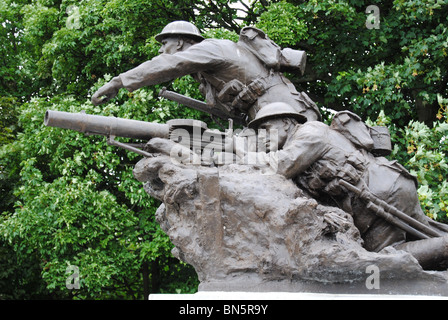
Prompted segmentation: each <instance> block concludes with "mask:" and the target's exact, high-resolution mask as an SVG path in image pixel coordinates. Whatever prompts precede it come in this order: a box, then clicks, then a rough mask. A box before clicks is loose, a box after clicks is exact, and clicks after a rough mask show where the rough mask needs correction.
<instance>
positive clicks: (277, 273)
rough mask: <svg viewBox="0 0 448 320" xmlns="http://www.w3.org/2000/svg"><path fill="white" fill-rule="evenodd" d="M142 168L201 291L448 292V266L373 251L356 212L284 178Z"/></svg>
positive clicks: (153, 165) (156, 163)
mask: <svg viewBox="0 0 448 320" xmlns="http://www.w3.org/2000/svg"><path fill="white" fill-rule="evenodd" d="M134 175H135V176H136V178H137V179H139V180H140V181H145V182H146V184H145V190H146V191H147V192H148V193H149V194H150V195H152V196H154V197H156V198H158V199H160V200H161V201H162V202H163V205H162V206H161V207H160V208H159V210H158V211H157V215H156V218H157V220H158V222H159V223H160V225H161V227H162V229H163V230H164V231H165V232H166V233H167V234H168V235H169V237H170V239H171V241H172V243H173V244H174V245H175V249H174V250H173V254H174V255H175V256H176V257H178V258H179V259H181V260H182V261H185V262H186V263H189V264H191V265H192V266H193V267H194V268H195V270H196V272H197V274H198V276H199V280H200V287H199V290H200V291H254V292H266V291H282V292H317V293H361V294H364V293H366V294H374V293H378V294H425V295H427V294H430V295H448V282H447V275H446V272H428V271H424V270H423V269H422V268H421V266H420V265H419V264H418V262H417V260H416V259H415V258H414V257H412V256H411V255H410V254H408V253H406V252H404V251H398V250H395V249H393V248H386V249H384V250H382V251H381V252H378V253H375V252H369V251H366V250H365V249H364V248H363V246H362V239H361V237H360V235H359V232H358V230H357V228H356V227H355V226H354V224H353V220H352V218H351V216H350V215H348V214H347V213H346V212H344V211H342V210H340V209H338V208H335V207H330V206H323V205H320V204H318V203H317V202H316V201H315V200H314V199H312V198H309V197H307V196H306V195H305V193H304V192H303V191H302V190H300V189H299V188H298V187H297V186H296V185H295V184H294V183H293V182H292V181H290V180H288V179H286V178H284V177H283V176H280V175H276V174H271V175H265V174H263V173H262V172H260V171H259V170H258V169H256V168H254V167H252V166H242V165H235V164H231V165H226V166H222V167H219V168H216V167H213V168H212V167H204V166H185V165H180V164H173V163H172V162H171V161H170V159H169V158H168V157H165V156H161V157H156V158H145V159H143V160H141V161H140V162H139V163H138V164H137V165H136V167H135V169H134ZM378 285H379V289H377V288H375V286H378ZM369 287H372V289H369Z"/></svg>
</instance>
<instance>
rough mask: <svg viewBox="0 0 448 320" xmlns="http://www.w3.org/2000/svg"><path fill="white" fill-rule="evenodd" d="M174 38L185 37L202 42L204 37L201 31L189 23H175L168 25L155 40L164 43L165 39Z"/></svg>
mask: <svg viewBox="0 0 448 320" xmlns="http://www.w3.org/2000/svg"><path fill="white" fill-rule="evenodd" d="M173 36H184V37H188V38H191V39H193V40H196V41H198V42H201V41H202V40H204V37H203V36H202V35H201V33H200V32H199V29H198V28H197V27H196V26H195V25H194V24H192V23H191V22H188V21H173V22H170V23H168V24H167V25H166V26H165V27H164V28H163V30H162V32H160V33H159V34H158V35H156V36H155V39H156V40H157V41H158V42H162V41H163V39H165V38H168V37H173Z"/></svg>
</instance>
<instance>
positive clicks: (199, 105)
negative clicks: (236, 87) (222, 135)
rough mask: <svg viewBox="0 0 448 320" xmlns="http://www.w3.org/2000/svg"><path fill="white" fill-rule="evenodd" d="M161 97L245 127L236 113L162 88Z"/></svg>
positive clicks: (242, 120) (241, 118)
mask: <svg viewBox="0 0 448 320" xmlns="http://www.w3.org/2000/svg"><path fill="white" fill-rule="evenodd" d="M159 97H162V98H166V99H169V100H172V101H175V102H177V103H180V104H183V105H185V106H187V107H190V108H193V109H196V110H199V111H202V112H205V113H209V114H211V115H212V116H216V117H218V118H220V119H223V120H228V119H229V118H230V119H232V120H233V121H234V122H235V123H236V124H239V125H244V124H245V121H244V119H243V117H242V116H241V115H237V114H235V113H234V112H227V111H223V110H221V109H218V108H213V107H212V106H210V105H208V104H206V103H205V102H202V101H199V100H196V99H193V98H189V97H186V96H184V95H181V94H179V93H177V92H173V91H169V90H167V89H166V88H165V87H163V88H162V90H160V92H159Z"/></svg>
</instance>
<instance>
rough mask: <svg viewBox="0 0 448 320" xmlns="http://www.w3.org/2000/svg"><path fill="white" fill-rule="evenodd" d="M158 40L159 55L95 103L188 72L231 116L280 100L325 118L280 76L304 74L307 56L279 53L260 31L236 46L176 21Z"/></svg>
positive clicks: (246, 34) (249, 30) (117, 80)
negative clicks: (297, 72) (296, 73)
mask: <svg viewBox="0 0 448 320" xmlns="http://www.w3.org/2000/svg"><path fill="white" fill-rule="evenodd" d="M156 40H157V41H159V42H161V44H162V47H161V49H160V51H159V53H160V55H159V56H157V57H155V58H153V59H152V60H149V61H146V62H144V63H143V64H141V65H139V66H137V67H136V68H134V69H132V70H129V71H127V72H124V73H122V74H120V75H119V76H117V77H114V78H113V79H112V80H111V81H110V82H109V83H107V84H106V85H104V86H103V87H101V88H100V89H99V90H98V91H97V92H96V93H95V94H94V95H93V97H92V102H93V104H95V105H98V104H101V103H104V102H107V101H108V100H109V99H111V98H113V97H114V96H115V95H116V94H117V92H118V90H119V89H120V88H126V89H127V90H129V91H133V90H136V89H138V88H141V87H143V86H150V85H155V84H159V83H163V82H166V81H169V80H172V79H175V78H178V77H182V76H184V75H188V74H190V75H192V76H193V77H194V78H195V80H197V81H199V82H200V83H201V85H200V90H201V92H202V93H203V94H204V96H205V98H206V101H207V104H208V105H210V106H212V107H214V108H219V109H221V110H224V111H227V112H228V113H232V112H237V113H238V114H240V113H242V114H244V115H247V116H248V119H249V120H251V119H253V118H254V117H255V115H256V113H257V112H258V111H259V110H260V109H261V108H262V107H263V106H264V105H266V104H269V103H272V102H278V101H281V102H285V103H288V104H289V105H291V106H293V107H294V109H295V110H296V112H298V113H300V114H302V115H303V116H304V117H306V118H307V119H308V120H320V119H321V115H320V112H319V110H318V108H317V106H316V104H315V103H314V102H313V101H311V100H310V99H309V97H308V96H307V95H306V94H305V93H299V92H297V91H296V89H295V88H294V86H293V84H292V83H291V82H290V81H289V80H288V79H287V78H285V77H284V75H283V74H282V72H283V71H289V70H291V69H294V68H295V69H296V70H299V71H300V72H302V73H303V71H304V68H305V58H306V54H305V52H303V51H297V50H292V49H288V48H286V49H283V50H281V49H280V47H279V46H278V45H276V44H275V43H274V42H272V41H271V40H269V38H268V37H267V36H266V35H265V34H264V33H263V32H262V31H261V30H258V29H256V28H253V27H246V28H244V29H243V30H242V31H241V34H240V40H239V41H238V43H234V42H232V41H229V40H217V39H204V38H203V37H202V36H201V34H200V32H199V30H198V29H197V28H196V27H195V26H194V25H193V24H191V23H189V22H185V21H175V22H172V23H170V24H168V25H167V26H166V27H165V28H164V29H163V30H162V32H161V33H160V34H158V35H157V36H156Z"/></svg>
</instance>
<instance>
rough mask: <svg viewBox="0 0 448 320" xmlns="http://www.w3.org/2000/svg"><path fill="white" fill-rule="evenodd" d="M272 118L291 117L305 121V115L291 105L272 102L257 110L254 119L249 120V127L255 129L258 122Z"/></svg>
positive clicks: (301, 121)
mask: <svg viewBox="0 0 448 320" xmlns="http://www.w3.org/2000/svg"><path fill="white" fill-rule="evenodd" d="M273 118H293V119H296V120H297V121H298V122H299V123H304V122H306V120H307V119H306V117H305V116H304V115H301V114H300V113H298V112H297V111H296V110H295V109H294V108H293V107H292V106H290V105H289V104H287V103H284V102H273V103H270V104H267V105H265V106H264V107H262V108H261V109H260V111H258V113H257V115H256V116H255V119H254V120H252V121H251V122H249V125H248V126H249V128H252V129H256V128H257V127H258V126H259V125H260V123H262V122H263V121H266V120H268V119H273Z"/></svg>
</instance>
